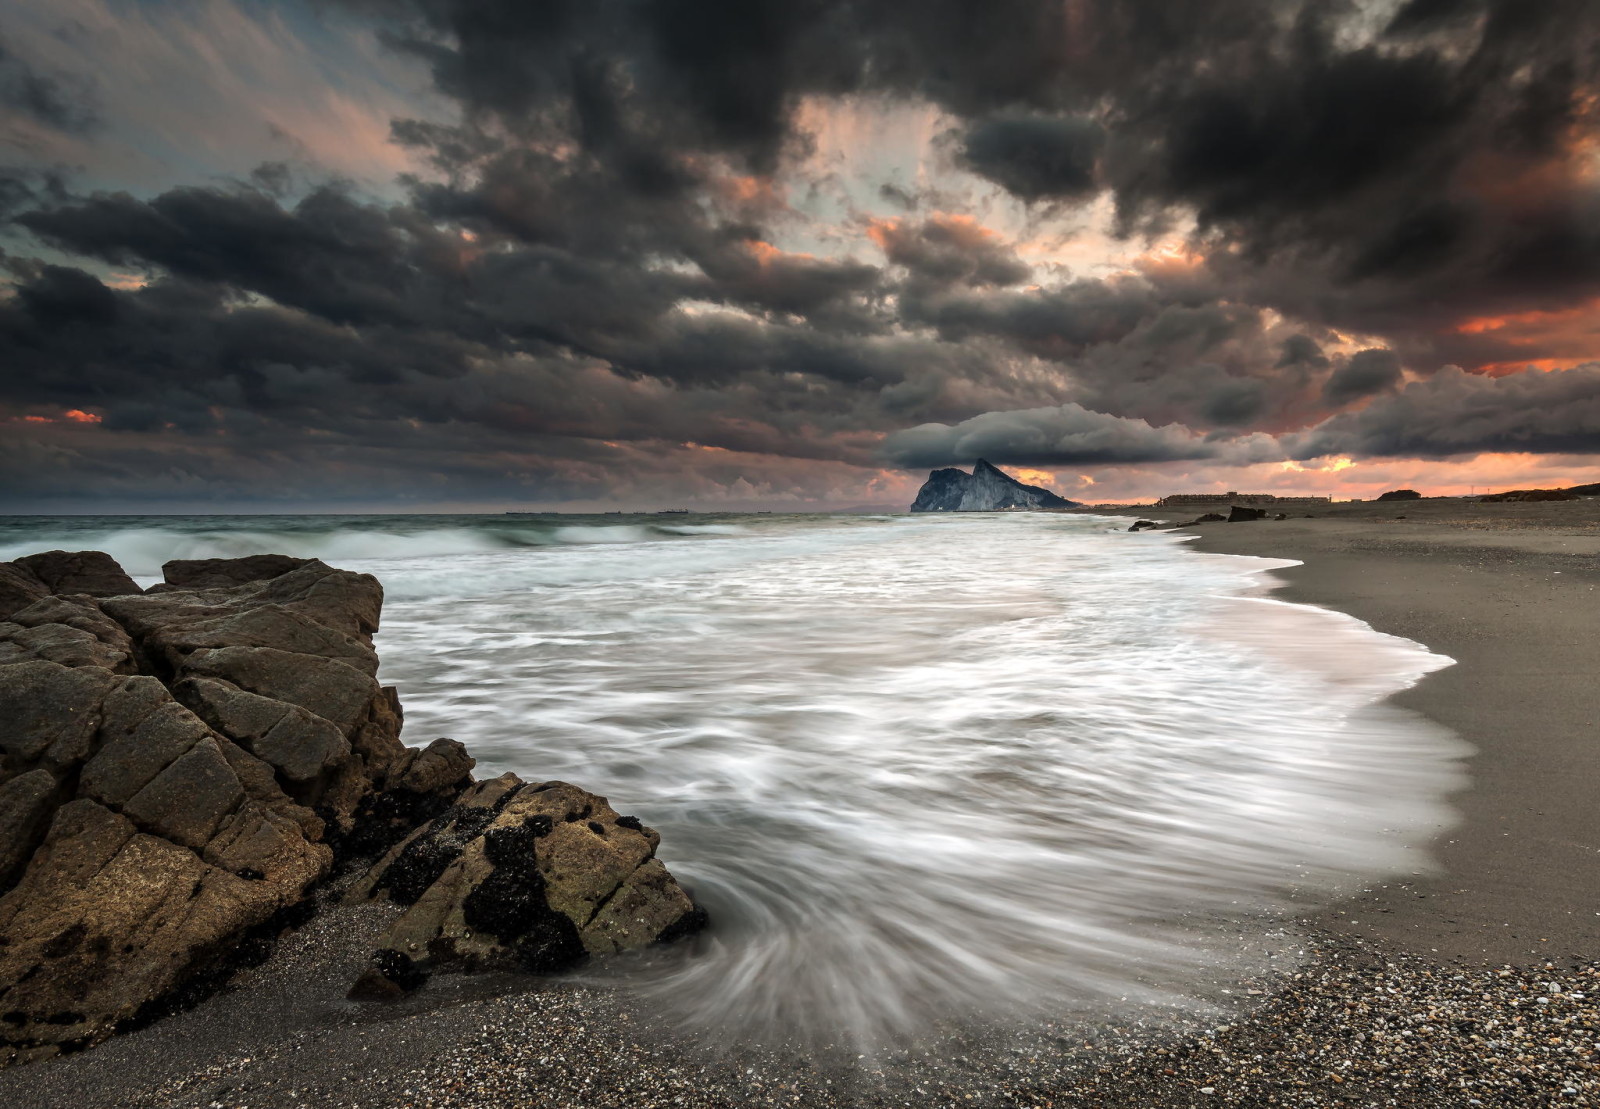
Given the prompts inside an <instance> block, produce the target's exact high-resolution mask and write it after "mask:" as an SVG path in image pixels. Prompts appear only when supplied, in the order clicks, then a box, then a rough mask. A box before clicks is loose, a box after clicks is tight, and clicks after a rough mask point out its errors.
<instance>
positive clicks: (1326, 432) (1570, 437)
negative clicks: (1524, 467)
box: [1285, 364, 1600, 459]
mask: <svg viewBox="0 0 1600 1109" xmlns="http://www.w3.org/2000/svg"><path fill="white" fill-rule="evenodd" d="M1285 442H1286V445H1287V447H1288V449H1289V450H1290V451H1291V453H1292V454H1293V455H1294V457H1296V458H1302V459H1304V458H1317V457H1321V456H1323V455H1330V454H1343V455H1350V456H1353V457H1357V458H1372V457H1416V458H1448V457H1451V456H1455V455H1471V454H1478V453H1481V452H1484V451H1496V452H1498V451H1527V452H1532V453H1536V454H1561V453H1574V454H1593V453H1596V452H1597V451H1600V364H1590V365H1586V366H1579V367H1577V368H1576V369H1571V370H1565V371H1555V372H1552V373H1537V372H1535V373H1524V374H1513V375H1510V376H1507V377H1488V376H1484V375H1481V374H1469V373H1465V372H1463V371H1462V370H1459V369H1457V368H1455V367H1449V368H1447V369H1444V370H1441V371H1440V372H1439V373H1437V374H1435V375H1434V376H1433V377H1432V378H1430V379H1428V380H1427V381H1413V382H1411V383H1410V384H1409V385H1407V386H1406V387H1405V388H1404V389H1402V390H1401V391H1400V392H1398V393H1395V394H1393V395H1391V396H1386V397H1379V398H1378V399H1377V400H1375V401H1373V402H1372V403H1371V404H1369V405H1367V407H1365V408H1363V409H1361V410H1360V411H1359V412H1350V413H1345V414H1342V415H1338V416H1334V417H1333V418H1331V419H1329V420H1327V421H1326V422H1325V423H1322V424H1320V425H1318V426H1317V427H1315V428H1312V429H1311V430H1310V431H1307V432H1305V433H1303V434H1300V435H1295V436H1289V437H1287V438H1286V440H1285Z"/></svg>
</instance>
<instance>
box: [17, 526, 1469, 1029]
mask: <svg viewBox="0 0 1600 1109" xmlns="http://www.w3.org/2000/svg"><path fill="white" fill-rule="evenodd" d="M1126 524H1127V521H1126V520H1122V519H1115V518H1110V517H1096V516H1085V515H1076V514H1072V515H1068V514H1058V513H1029V512H1004V513H987V514H935V515H882V516H865V515H825V514H806V515H784V514H766V513H762V514H754V515H733V514H683V513H670V514H637V515H634V514H629V515H619V514H605V515H594V516H578V515H564V514H549V515H495V516H489V515H478V516H465V515H348V516H329V515H306V516H101V517H91V516H74V517H22V516H18V517H8V518H3V519H0V559H11V558H15V557H17V556H20V555H23V554H27V553H31V552H35V551H41V550H50V549H57V548H62V549H67V550H90V549H93V550H103V551H107V552H109V553H111V554H112V555H113V556H114V557H116V558H117V559H118V561H120V562H121V563H122V565H123V567H124V568H125V569H126V570H127V571H128V572H129V573H130V574H132V575H133V576H134V577H135V578H136V579H137V580H139V581H140V582H141V583H143V584H149V583H152V582H154V581H157V580H159V578H160V574H161V565H162V563H163V562H165V561H167V560H168V559H191V558H209V557H228V556H238V555H246V554H254V553H261V552H278V553H283V554H290V555H297V556H304V557H316V558H320V559H322V560H324V561H326V562H328V563H329V564H331V565H333V566H337V567H342V568H346V569H351V570H359V571H364V572H367V573H371V574H374V575H376V576H377V577H378V578H379V579H380V580H381V581H382V583H383V586H384V590H385V594H386V601H385V606H384V611H383V624H382V628H381V630H380V631H379V633H378V635H377V637H376V645H377V648H378V650H379V653H380V655H381V658H382V671H381V673H380V679H381V680H382V681H383V682H385V683H386V684H393V685H395V686H397V687H398V688H399V693H400V697H401V700H402V703H403V705H404V709H405V731H404V735H403V738H404V739H405V741H406V742H408V743H410V744H412V745H422V744H425V743H427V742H428V741H430V740H432V739H434V738H436V737H439V736H449V737H452V738H454V739H458V740H460V741H462V742H463V743H465V744H466V745H467V746H468V747H469V748H470V749H471V751H472V753H473V754H474V755H475V756H476V758H477V759H478V769H477V773H478V775H479V776H480V777H484V776H492V775H494V774H498V773H500V772H502V771H507V770H509V771H515V772H516V773H517V774H519V775H521V776H522V777H524V778H526V779H529V780H534V781H545V780H552V779H559V780H564V781H570V782H573V783H576V784H578V785H581V786H583V787H584V788H586V789H589V790H592V791H594V792H596V793H600V794H602V795H605V796H606V797H608V798H609V799H610V801H611V803H612V804H613V805H614V806H615V807H616V808H617V809H618V810H619V811H620V812H623V813H631V814H634V815H637V816H638V817H639V818H640V819H642V820H644V821H645V822H646V823H647V824H649V825H651V826H653V827H654V828H656V829H657V830H659V831H660V833H661V836H662V842H661V849H660V856H661V858H662V859H663V860H664V861H665V862H666V864H667V866H668V867H669V869H670V870H671V871H672V872H673V874H674V875H676V876H677V877H678V879H679V880H680V881H681V882H682V883H683V884H684V885H686V886H688V887H690V888H691V889H692V891H693V893H694V895H695V897H696V898H697V899H698V900H699V901H700V902H701V903H702V904H703V905H704V906H705V907H706V908H707V910H708V912H709V913H710V917H711V920H712V922H713V925H712V928H711V929H710V931H709V932H708V933H707V934H706V935H705V936H704V937H702V938H701V939H699V940H698V941H696V942H694V943H692V944H688V945H681V947H680V949H675V950H674V951H672V952H670V953H658V954H657V955H656V956H654V957H651V958H640V959H636V960H632V961H630V960H622V961H621V962H618V963H616V964H614V965H613V966H611V967H610V968H602V969H597V970H595V971H593V972H591V973H592V974H595V975H598V976H601V977H605V976H610V978H611V979H612V980H618V979H622V980H631V981H632V982H633V984H634V985H636V986H637V988H639V989H641V990H643V991H646V992H647V993H648V992H650V991H654V996H657V997H659V998H660V999H661V1004H662V1005H664V1006H668V1007H670V1008H671V1010H672V1011H673V1012H674V1013H677V1014H679V1016H680V1017H681V1020H682V1021H683V1022H685V1023H686V1024H694V1025H704V1026H707V1027H711V1026H716V1027H721V1028H724V1029H738V1030H741V1031H755V1030H783V1031H785V1032H793V1031H795V1030H801V1031H808V1032H811V1033H815V1034H817V1035H821V1036H825V1037H832V1038H839V1037H855V1038H859V1039H860V1040H861V1041H863V1042H866V1041H870V1040H874V1039H876V1038H880V1037H897V1036H898V1037H903V1036H906V1035H915V1034H916V1032H917V1030H918V1029H919V1028H921V1027H923V1026H925V1025H927V1024H929V1023H930V1022H935V1021H941V1020H949V1019H961V1018H963V1017H965V1016H967V1015H974V1016H976V1015H980V1014H995V1013H1004V1014H1012V1015H1020V1014H1028V1013H1037V1012H1060V1011H1063V1010H1071V1009H1074V1008H1085V1009H1093V1008H1095V1007H1096V1006H1102V1007H1103V1006H1105V1005H1108V1004H1112V1005H1121V1006H1148V1007H1154V1008H1162V1007H1166V1008H1169V1009H1182V1008H1184V1007H1185V1006H1188V1005H1199V1004H1209V1003H1210V1002H1209V1001H1208V1000H1206V999H1207V998H1210V999H1214V998H1215V995H1216V986H1217V983H1218V982H1221V981H1226V980H1228V979H1229V977H1230V975H1231V974H1232V973H1233V972H1234V971H1235V970H1237V971H1238V972H1239V973H1241V974H1242V973H1244V971H1245V969H1246V968H1244V967H1242V966H1240V967H1235V966H1234V965H1233V963H1234V962H1235V961H1237V960H1239V959H1242V958H1244V956H1242V955H1240V954H1239V951H1242V950H1244V949H1246V948H1249V949H1251V950H1255V951H1257V952H1259V950H1260V946H1261V945H1260V944H1255V945H1251V944H1248V943H1245V944H1240V943H1238V942H1236V941H1235V940H1231V939H1229V938H1228V937H1239V936H1250V935H1251V934H1253V933H1254V932H1256V931H1257V930H1260V929H1264V928H1267V927H1269V924H1270V922H1271V921H1273V920H1274V919H1279V918H1282V917H1283V916H1284V915H1285V914H1291V913H1293V912H1294V911H1303V910H1304V909H1305V907H1306V906H1307V905H1308V904H1311V905H1314V904H1318V903H1321V902H1326V901H1328V900H1330V899H1333V898H1336V897H1338V896H1340V895H1342V894H1345V893H1348V892H1350V891H1352V890H1356V889H1360V888H1364V887H1365V886H1368V885H1370V884H1372V883H1374V882H1378V881H1384V880H1387V879H1389V878H1392V877H1396V876H1401V877H1404V876H1408V875H1412V874H1417V873H1421V872H1424V871H1426V870H1427V869H1428V868H1429V866H1430V865H1431V864H1430V860H1429V858H1428V854H1427V844H1428V842H1429V841H1430V839H1432V838H1433V837H1435V836H1437V835H1438V834H1440V832H1441V831H1442V830H1444V829H1446V828H1448V827H1449V826H1450V824H1451V823H1452V820H1453V814H1452V811H1451V809H1450V808H1449V806H1448V804H1447V803H1446V799H1447V796H1448V794H1449V793H1450V792H1451V791H1452V790H1453V789H1456V788H1458V787H1459V786H1460V784H1461V782H1462V775H1461V769H1460V766H1461V759H1462V757H1463V755H1464V754H1465V748H1464V746H1463V744H1462V743H1461V742H1460V741H1459V740H1457V739H1456V738H1455V737H1454V736H1452V735H1451V734H1450V733H1448V732H1446V731H1444V730H1443V729H1442V728H1439V727H1438V726H1436V725H1433V724H1431V723H1429V722H1427V721H1426V720H1424V719H1422V718H1420V717H1418V716H1416V715H1414V714H1411V713H1408V712H1406V711H1403V710H1401V709H1399V708H1396V707H1394V706H1393V705H1390V704H1388V703H1386V700H1385V699H1386V698H1387V697H1388V696H1389V695H1390V694H1392V693H1394V692H1396V691H1398V690H1401V689H1404V688H1406V687H1407V686H1409V685H1411V684H1412V683H1414V682H1416V681H1418V680H1419V679H1420V678H1422V677H1423V676H1424V675H1426V674H1427V673H1429V672H1430V671H1432V670H1434V669H1437V668H1439V667H1442V666H1446V665H1449V664H1450V660H1449V659H1447V658H1444V657H1442V656H1440V655H1437V654H1432V653H1429V652H1428V651H1427V650H1426V649H1424V648H1423V647H1421V646H1419V645H1418V644H1416V643H1412V642H1409V641H1407V640H1403V639H1398V638H1395V637H1393V636H1388V635H1383V634H1379V633H1378V632H1375V631H1373V630H1372V629H1371V628H1369V627H1367V626H1366V625H1365V624H1362V623H1361V622H1359V621H1357V620H1355V619H1354V618H1352V617H1349V616H1346V615H1343V614H1340V613H1337V612H1333V611H1328V610H1324V609H1320V608H1314V607H1309V606H1304V605H1295V604H1287V603H1284V602H1281V601H1278V600H1275V599H1273V598H1272V597H1270V596H1268V595H1267V594H1268V592H1269V590H1270V588H1271V586H1272V585H1273V583H1274V579H1273V578H1272V571H1273V570H1274V569H1277V568H1281V567H1283V566H1286V565H1292V564H1290V563H1284V562H1281V561H1274V560H1268V559H1259V558H1242V557H1233V556H1222V555H1208V554H1201V553H1197V552H1195V551H1192V550H1190V549H1187V547H1186V545H1185V543H1184V542H1183V540H1182V539H1181V538H1180V537H1178V536H1175V535H1172V534H1168V533H1164V532H1141V533H1135V534H1130V533H1128V532H1127V531H1126V530H1125V528H1126ZM1280 946H1282V945H1280ZM1289 946H1292V941H1291V942H1290V944H1289ZM1223 992H1226V991H1225V990H1224V991H1223Z"/></svg>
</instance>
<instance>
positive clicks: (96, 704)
mask: <svg viewBox="0 0 1600 1109" xmlns="http://www.w3.org/2000/svg"><path fill="white" fill-rule="evenodd" d="M129 680H130V679H128V678H123V677H119V676H118V675H116V674H113V673H111V672H110V671H108V670H101V669H98V668H94V667H87V666H86V667H76V668H75V667H68V666H62V665H61V664H60V663H56V662H47V661H44V660H42V659H35V660H30V661H27V662H19V663H14V664H12V665H9V666H0V720H4V721H5V722H6V727H4V728H0V765H3V766H4V767H5V768H6V769H7V770H9V771H10V772H11V773H21V772H22V771H24V770H28V769H32V768H33V767H34V766H36V765H42V766H44V767H45V768H46V769H49V770H52V771H54V772H57V773H58V775H59V774H64V773H65V772H66V771H67V770H68V769H69V768H71V767H74V766H76V765H77V764H78V763H80V762H82V761H83V760H84V759H85V758H87V757H88V756H89V753H90V751H91V749H92V747H93V745H94V743H95V742H96V739H95V737H96V735H97V734H98V732H99V728H100V717H101V711H102V710H101V706H102V704H103V703H104V702H105V699H106V697H107V696H108V695H109V694H110V693H111V692H112V691H113V690H115V689H118V688H120V687H121V686H122V685H123V684H124V683H125V682H127V681H129Z"/></svg>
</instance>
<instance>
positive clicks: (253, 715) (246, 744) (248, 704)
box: [172, 677, 350, 783]
mask: <svg viewBox="0 0 1600 1109" xmlns="http://www.w3.org/2000/svg"><path fill="white" fill-rule="evenodd" d="M172 689H173V694H174V695H175V696H176V697H177V698H178V699H179V700H180V701H182V702H183V703H184V704H185V705H187V706H188V707H189V708H190V709H191V710H192V711H193V712H194V713H195V715H196V716H198V717H200V719H202V720H204V721H205V722H206V723H207V724H209V725H211V727H213V728H215V729H216V730H217V731H219V732H221V733H222V734H223V735H226V736H229V737H231V738H232V739H233V740H234V741H235V742H236V743H238V744H239V745H240V746H241V747H243V748H244V749H245V750H247V751H249V752H250V753H251V754H253V755H255V756H256V757H257V758H260V759H264V760H265V761H266V762H268V763H270V764H271V765H272V766H273V767H274V768H275V769H276V770H278V771H280V772H282V774H283V775H284V777H286V778H287V779H289V781H291V782H297V783H298V782H311V781H315V780H316V779H318V778H320V777H322V776H323V775H326V774H330V773H332V772H333V771H335V770H336V769H337V768H338V767H339V766H340V764H341V763H342V762H343V761H344V760H345V759H346V758H348V757H349V755H350V741H349V740H348V739H346V738H345V736H344V733H342V732H341V731H340V730H339V729H338V727H337V726H336V725H334V724H333V723H332V722H330V721H328V720H324V719H323V718H322V717H320V716H317V715H315V714H313V713H310V712H307V711H306V710H305V709H303V708H301V707H300V706H298V705H291V704H288V703H287V702H284V701H278V700H274V699H273V698H271V697H262V696H260V695H258V694H255V693H247V692H245V691H244V690H242V689H240V688H239V687H238V686H236V685H234V684H233V683H232V682H225V681H219V680H217V679H214V678H199V677H187V678H183V679H182V680H180V681H178V682H177V683H176V684H175V685H174V686H173V687H172Z"/></svg>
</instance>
